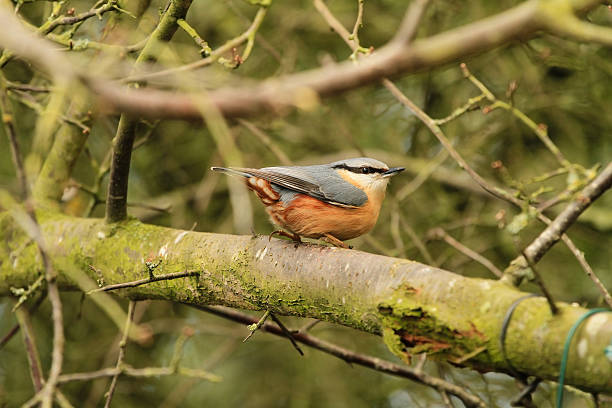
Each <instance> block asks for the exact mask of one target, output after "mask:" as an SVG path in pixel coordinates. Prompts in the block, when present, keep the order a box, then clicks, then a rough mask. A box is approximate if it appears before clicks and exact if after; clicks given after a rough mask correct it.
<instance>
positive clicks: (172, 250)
mask: <svg viewBox="0 0 612 408" xmlns="http://www.w3.org/2000/svg"><path fill="white" fill-rule="evenodd" d="M40 218H41V221H42V222H41V226H42V228H43V232H44V237H45V240H46V242H48V243H49V244H48V252H49V255H50V256H51V257H52V259H53V262H54V265H55V266H56V268H57V269H58V270H59V271H60V272H62V271H64V270H70V269H74V268H79V269H81V270H84V271H85V272H86V273H89V274H92V271H91V270H90V268H89V265H94V266H95V267H96V269H97V271H99V273H101V274H102V275H103V277H104V281H105V282H106V283H109V284H114V283H120V282H124V281H135V280H138V279H142V278H145V277H146V276H147V275H148V271H147V267H146V265H145V264H144V263H143V262H144V261H143V259H146V258H147V257H148V256H149V254H151V253H153V254H156V255H157V256H158V257H159V258H162V259H163V263H162V264H160V265H159V266H158V268H157V269H156V273H159V274H167V273H172V272H180V271H185V270H188V271H196V270H197V271H200V276H199V277H187V278H184V279H174V280H166V281H160V282H154V283H150V284H146V285H141V286H138V287H134V288H129V289H122V290H119V291H116V292H115V293H116V294H118V295H120V296H128V297H130V298H132V299H168V300H172V301H177V302H181V303H188V304H194V305H210V304H223V305H226V306H230V307H241V308H247V309H257V310H270V311H271V312H273V313H275V314H277V315H283V314H284V315H296V316H306V317H313V318H319V319H324V320H327V321H331V322H336V323H340V324H343V325H346V326H350V327H353V328H356V329H360V330H364V331H368V332H372V333H379V334H381V333H382V334H383V337H384V339H385V342H386V343H387V345H388V346H389V347H390V348H391V349H392V351H394V352H395V353H397V354H399V355H401V356H404V357H406V356H407V355H409V354H416V353H420V352H429V353H433V356H434V357H437V358H440V359H448V360H452V361H463V360H466V358H467V356H469V358H467V360H466V361H463V364H464V365H467V366H472V367H475V368H478V369H484V370H497V371H502V372H503V371H507V370H508V367H507V363H506V360H505V359H504V357H503V356H502V355H501V352H500V350H499V342H498V338H499V335H500V330H501V326H502V320H503V317H504V315H505V313H506V311H507V309H508V307H509V306H510V305H511V304H512V303H513V302H514V301H515V300H516V299H517V298H519V297H521V296H523V295H524V293H522V292H520V291H518V290H516V289H514V288H512V287H509V286H508V285H506V284H504V283H502V282H498V281H490V280H483V279H469V278H464V277H462V276H459V275H455V274H452V273H450V272H446V271H443V270H440V269H436V268H432V267H429V266H427V265H423V264H419V263H417V262H412V261H406V260H402V259H397V258H388V257H383V256H378V255H371V254H367V253H363V252H359V251H354V250H342V249H338V248H330V247H323V246H319V245H310V244H304V245H300V246H299V247H298V248H294V244H292V243H289V242H284V241H280V240H274V239H273V240H272V241H271V242H269V241H268V238H267V237H261V238H253V237H250V236H228V235H218V234H208V233H197V232H189V231H179V230H173V229H168V228H162V227H155V226H150V225H145V224H141V223H139V222H137V221H130V222H126V223H121V224H117V225H114V226H112V227H111V226H108V225H106V224H105V223H104V222H103V221H102V220H95V219H77V218H70V217H64V216H59V215H53V214H42V213H41V214H40ZM0 237H1V239H3V240H6V241H7V242H10V245H9V247H0V260H6V259H13V258H14V259H15V261H14V262H2V263H0V277H1V278H0V294H7V293H9V288H10V287H11V286H13V287H24V286H27V285H28V284H29V283H31V282H32V281H33V280H35V277H36V271H37V270H38V268H40V265H39V264H38V262H37V259H36V257H35V256H33V255H34V252H35V247H33V244H31V243H30V244H29V245H27V246H25V249H23V250H22V251H21V252H19V253H18V254H16V253H13V252H12V251H13V249H14V248H19V247H20V246H22V247H23V246H24V245H25V242H26V241H27V240H28V239H29V238H28V237H27V236H26V235H25V234H23V233H21V232H20V230H19V228H17V227H16V226H15V225H14V223H13V222H12V220H11V218H10V217H8V216H6V215H0ZM8 237H10V238H11V239H8ZM142 237H146V239H143V238H142ZM11 256H12V257H13V258H10V257H11ZM13 264H15V265H18V266H17V267H16V268H13V267H12V266H11V265H13ZM58 283H59V284H60V285H61V287H63V288H65V289H68V288H75V284H74V283H72V282H70V280H69V277H68V276H67V275H65V274H63V273H61V274H60V276H59V277H58ZM526 302H528V303H529V307H523V308H519V309H517V310H516V312H515V314H514V315H513V320H512V323H511V325H510V328H509V331H508V334H507V337H506V342H505V345H506V350H507V353H508V358H509V359H510V361H511V363H512V365H513V366H514V367H515V368H516V369H517V370H519V371H520V372H523V373H525V374H528V375H535V376H537V377H541V378H545V379H556V377H557V375H558V367H559V363H560V359H561V355H562V344H560V343H561V342H560V341H559V339H562V338H565V336H566V334H567V332H568V330H569V329H570V327H571V326H572V324H573V323H574V322H575V321H576V320H577V319H578V318H579V317H580V316H581V315H582V314H583V313H584V312H585V309H583V308H580V307H576V306H569V305H567V304H564V303H561V302H559V303H557V306H558V307H559V310H560V313H559V314H558V315H556V316H551V314H550V310H549V308H548V306H547V304H546V301H545V299H543V298H534V299H530V300H528V301H526ZM610 336H612V314H607V313H602V314H599V315H596V316H593V317H591V318H590V319H589V320H588V321H587V322H586V323H585V324H584V326H583V329H582V330H581V331H580V332H579V333H578V335H577V337H578V338H576V339H574V343H573V344H580V342H583V343H584V344H586V345H587V347H586V348H580V350H582V351H580V352H579V350H578V348H575V349H574V348H573V349H572V351H571V354H570V364H569V367H568V372H567V381H568V384H572V385H574V386H577V387H580V388H582V389H585V390H589V391H605V390H609V389H610V387H611V386H612V366H611V365H610V364H609V362H608V361H606V360H605V359H604V358H600V356H601V354H602V353H603V350H604V348H605V347H606V346H607V345H608V343H609V341H610ZM544 345H546V347H544ZM483 347H484V349H483V351H481V352H480V353H477V354H475V355H474V354H470V353H474V352H475V350H478V349H481V348H483ZM584 350H586V352H585V351H584ZM534 353H536V354H534ZM584 353H586V354H584ZM590 355H593V356H597V358H590V357H589V356H590ZM542 362H546V364H542Z"/></svg>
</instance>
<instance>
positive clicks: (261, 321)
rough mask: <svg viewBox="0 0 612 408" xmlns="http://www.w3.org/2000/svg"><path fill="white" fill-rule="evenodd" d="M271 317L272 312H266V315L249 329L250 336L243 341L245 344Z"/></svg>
mask: <svg viewBox="0 0 612 408" xmlns="http://www.w3.org/2000/svg"><path fill="white" fill-rule="evenodd" d="M269 316H270V311H269V310H266V311H265V313H264V314H263V316H261V317H260V318H259V320H257V322H255V323H253V324H251V325H249V327H248V329H249V334H248V335H247V336H246V337H245V338H244V340H242V342H243V343H245V342H246V341H247V340H248V339H250V338H251V337H252V336H253V335H254V334H255V332H256V331H257V330H259V329H260V328H261V326H262V325H263V324H264V323H265V322H266V319H267V318H268V317H269Z"/></svg>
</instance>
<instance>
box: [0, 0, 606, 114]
mask: <svg viewBox="0 0 612 408" xmlns="http://www.w3.org/2000/svg"><path fill="white" fill-rule="evenodd" d="M542 3H544V0H530V1H527V2H523V3H521V4H519V5H518V6H516V7H514V8H512V9H510V10H507V11H504V12H503V13H500V14H498V15H495V16H492V17H489V18H486V19H483V20H480V21H477V22H475V23H471V24H468V25H465V26H462V27H459V28H455V29H452V30H449V31H446V32H443V33H440V34H436V35H433V36H430V37H428V38H425V39H419V40H416V41H414V42H413V43H411V46H410V47H405V46H401V45H399V44H398V43H396V42H391V43H389V44H388V45H387V46H385V47H382V48H380V49H379V50H378V51H377V52H376V53H374V54H373V55H372V56H371V57H369V58H367V59H365V60H364V61H362V62H361V63H360V64H354V63H352V62H350V61H349V62H345V63H342V64H336V65H334V66H328V67H323V68H319V69H315V70H312V71H306V72H302V73H298V74H293V75H287V76H285V77H283V78H281V79H274V80H270V81H266V82H263V83H261V84H257V85H254V86H243V87H241V88H224V89H218V90H215V91H213V92H211V93H210V94H209V100H210V103H211V104H213V105H215V106H216V107H217V109H218V110H219V111H220V112H221V113H222V114H223V115H224V116H245V115H249V114H255V113H259V112H261V111H264V110H265V111H270V110H271V109H270V108H274V109H272V110H273V111H274V112H280V110H279V108H282V107H293V106H295V105H296V103H295V101H296V98H297V99H299V98H298V97H299V96H300V95H303V94H304V90H305V89H307V90H308V92H311V93H312V95H314V96H316V97H326V96H332V95H335V94H338V93H340V92H346V91H348V90H350V89H354V88H357V87H360V86H363V85H366V84H368V83H372V82H377V81H380V79H381V78H384V77H391V76H393V75H398V74H400V73H410V72H417V71H421V70H423V69H425V68H433V67H436V66H440V65H442V64H446V63H449V62H452V61H456V60H458V59H460V58H464V56H465V55H473V54H477V53H480V52H483V51H486V50H490V49H492V48H495V47H497V46H499V45H501V44H504V43H507V42H508V41H510V40H512V39H515V38H526V37H529V36H532V35H534V34H535V33H536V32H538V31H539V30H541V29H542V28H544V27H545V21H543V20H544V19H543V18H542V14H541V13H542V10H541V9H542V7H541V4H542ZM599 4H600V2H599V1H598V0H572V1H569V2H568V1H566V0H549V1H547V2H546V5H547V6H549V7H553V8H557V9H558V11H559V12H560V13H561V12H563V13H568V14H569V13H574V12H582V11H586V10H589V9H591V8H594V7H596V6H597V5H599ZM0 20H1V21H0V45H2V46H4V47H6V48H8V49H12V50H13V51H14V52H16V53H18V54H19V55H20V56H22V57H24V58H25V59H27V60H29V61H32V62H33V63H35V64H36V65H38V66H41V67H43V69H45V70H47V71H48V72H51V73H53V74H54V75H60V74H61V75H63V76H64V77H70V78H78V79H80V80H81V81H83V82H84V83H85V84H86V85H87V86H88V87H89V88H90V89H92V90H93V91H94V94H95V96H96V97H97V98H99V99H102V100H103V101H104V102H106V104H107V105H108V106H109V107H112V108H114V109H118V110H121V111H124V112H129V113H132V114H139V115H143V116H153V117H157V118H162V117H165V118H192V119H200V118H201V112H200V109H198V104H197V101H195V100H194V98H193V97H192V95H185V94H176V93H175V92H174V91H172V92H162V91H153V90H150V89H139V90H134V89H125V88H123V87H120V86H118V85H117V84H113V83H109V82H108V81H105V80H103V79H99V78H92V77H90V76H88V75H87V74H86V73H83V72H78V71H75V68H74V67H72V66H71V64H69V63H68V62H67V61H65V58H64V57H63V56H62V55H61V54H59V53H57V52H56V51H55V50H53V49H50V47H49V46H48V44H46V43H44V42H42V41H40V40H39V39H35V38H32V35H31V33H28V32H27V30H25V29H24V28H23V27H22V24H19V23H18V22H16V21H15V18H14V17H13V16H12V15H11V13H7V12H5V11H3V12H1V13H0ZM201 62H202V61H198V62H197V63H201ZM181 69H183V70H185V69H189V68H187V66H185V68H182V67H181ZM172 72H174V71H172ZM136 79H144V77H141V78H137V77H133V78H128V80H129V81H132V80H136Z"/></svg>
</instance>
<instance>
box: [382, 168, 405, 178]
mask: <svg viewBox="0 0 612 408" xmlns="http://www.w3.org/2000/svg"><path fill="white" fill-rule="evenodd" d="M404 170H406V169H405V168H403V167H393V168H392V169H389V170H387V171H385V172H384V173H382V176H383V177H391V176H395V175H396V174H399V173H401V172H402V171H404Z"/></svg>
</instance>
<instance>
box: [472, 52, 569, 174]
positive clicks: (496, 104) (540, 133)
mask: <svg viewBox="0 0 612 408" xmlns="http://www.w3.org/2000/svg"><path fill="white" fill-rule="evenodd" d="M461 70H462V71H463V75H464V76H465V77H466V78H467V79H469V80H470V82H472V83H473V84H474V85H475V86H476V87H477V88H478V89H479V90H480V91H481V92H482V94H483V95H484V96H485V97H486V98H487V99H488V100H489V101H490V102H492V104H491V105H490V106H488V107H487V108H486V111H487V112H490V111H492V110H494V109H497V108H502V109H505V110H507V111H509V112H510V113H512V114H513V115H514V116H516V117H517V118H518V119H519V120H520V121H521V122H523V123H524V124H525V125H527V126H528V127H529V128H530V129H531V130H532V131H533V132H534V133H535V134H536V136H537V137H538V138H539V139H540V140H541V141H542V143H543V144H544V145H545V146H546V147H547V148H548V150H550V151H551V153H552V154H553V155H554V156H555V158H556V159H557V161H558V162H559V164H561V166H563V167H565V168H569V167H570V166H571V164H570V162H569V161H568V160H567V159H566V158H565V156H563V153H561V150H559V148H558V147H557V146H556V145H555V144H554V143H553V141H552V140H550V137H549V136H548V129H547V127H546V126H545V125H543V124H539V125H538V124H537V123H535V122H534V121H533V120H531V118H529V117H528V116H527V115H525V114H524V113H523V112H521V111H520V110H518V109H517V108H515V107H514V106H512V105H511V104H509V103H507V102H504V101H501V100H499V99H498V98H497V97H496V96H495V95H494V94H493V92H491V91H490V90H489V89H488V88H487V87H486V86H485V85H484V84H483V83H482V82H481V81H480V80H479V79H478V78H476V77H475V76H474V75H472V73H471V72H470V71H469V69H468V67H467V65H466V64H465V63H461Z"/></svg>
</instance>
